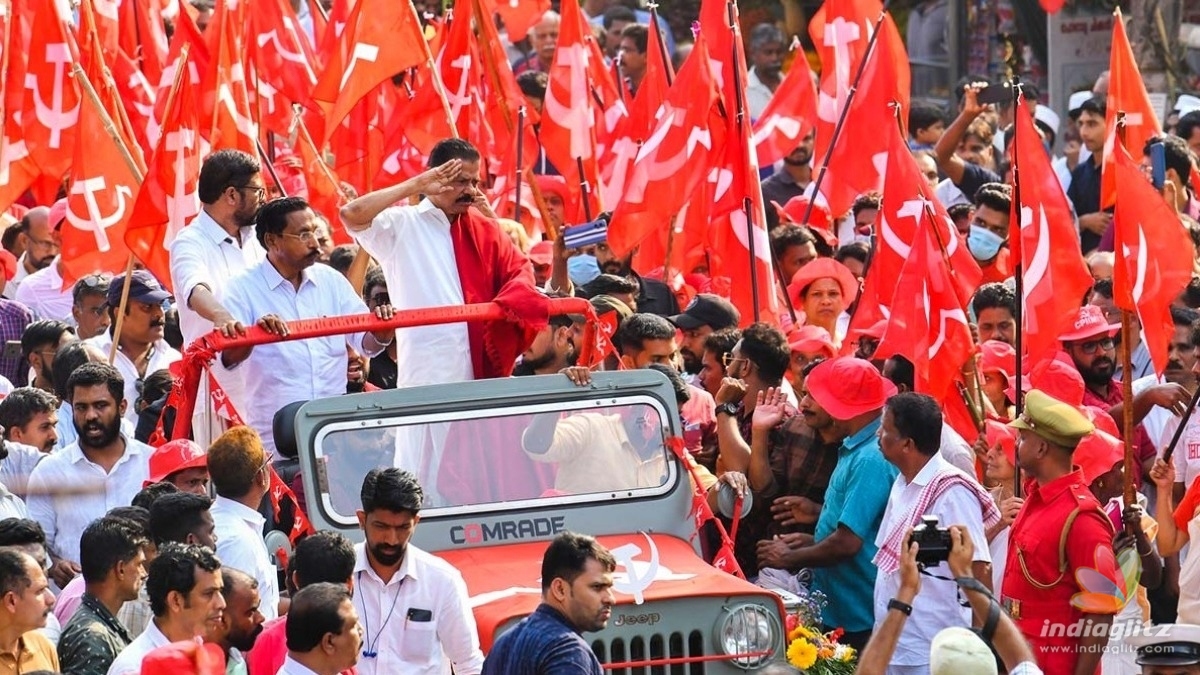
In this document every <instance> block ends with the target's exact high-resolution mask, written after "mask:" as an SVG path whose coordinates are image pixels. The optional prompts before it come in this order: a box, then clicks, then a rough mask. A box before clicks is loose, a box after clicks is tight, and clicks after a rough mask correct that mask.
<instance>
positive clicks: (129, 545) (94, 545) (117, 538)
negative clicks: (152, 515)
mask: <svg viewBox="0 0 1200 675" xmlns="http://www.w3.org/2000/svg"><path fill="white" fill-rule="evenodd" d="M147 543H148V541H147V539H146V533H145V529H144V528H143V527H142V526H141V525H138V524H137V523H134V522H133V521H131V520H128V519H125V518H120V517H117V516H111V515H109V516H104V517H103V518H97V519H96V520H93V521H92V523H91V524H90V525H88V526H87V528H86V529H84V531H83V536H82V537H80V538H79V567H80V570H81V572H82V574H83V580H84V581H86V582H89V583H96V582H100V581H104V578H105V577H107V576H108V573H109V572H110V571H112V569H113V568H114V567H116V566H117V563H127V562H129V561H130V560H133V559H134V558H136V557H137V554H138V552H139V551H141V550H142V547H144V546H145V545H146V544H147Z"/></svg>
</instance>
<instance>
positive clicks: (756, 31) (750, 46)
mask: <svg viewBox="0 0 1200 675" xmlns="http://www.w3.org/2000/svg"><path fill="white" fill-rule="evenodd" d="M786 40H787V38H786V37H785V36H784V34H783V31H782V30H780V29H779V26H776V25H775V24H773V23H771V22H769V21H768V22H764V23H760V24H758V25H757V26H755V27H754V28H752V29H750V37H749V39H748V40H747V41H746V51H749V52H753V51H756V50H759V49H762V47H763V46H765V45H767V44H770V43H773V42H774V43H782V42H785V41H786Z"/></svg>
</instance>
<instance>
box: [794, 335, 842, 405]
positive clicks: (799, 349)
mask: <svg viewBox="0 0 1200 675" xmlns="http://www.w3.org/2000/svg"><path fill="white" fill-rule="evenodd" d="M788 348H789V349H790V350H791V352H792V360H791V365H790V366H788V375H789V376H790V377H791V380H792V388H793V389H794V390H795V391H796V392H800V391H802V390H803V389H804V367H805V366H807V365H808V364H810V363H813V362H814V361H818V360H820V359H832V358H833V357H835V356H837V350H835V349H834V347H833V339H832V338H830V337H829V331H827V330H825V329H824V328H821V327H820V326H800V327H798V328H794V329H793V330H792V332H791V334H789V335H788Z"/></svg>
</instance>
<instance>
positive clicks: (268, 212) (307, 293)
mask: <svg viewBox="0 0 1200 675" xmlns="http://www.w3.org/2000/svg"><path fill="white" fill-rule="evenodd" d="M255 229H256V231H257V236H258V241H259V243H260V244H262V246H263V248H265V249H266V250H267V257H266V259H265V260H263V261H262V262H260V263H259V264H258V265H256V266H254V267H252V268H250V269H248V270H246V271H245V272H243V273H242V274H240V275H238V276H237V277H235V278H233V279H231V280H230V281H229V283H228V286H227V287H226V289H225V306H226V307H227V308H228V309H229V312H230V313H231V314H232V315H233V316H234V317H235V319H236V320H237V321H238V322H240V323H242V324H243V325H246V326H250V325H254V324H257V325H259V326H260V327H262V328H263V329H265V330H267V331H269V332H271V333H274V334H276V335H281V336H286V335H287V334H288V328H287V324H286V323H285V322H287V321H295V320H298V319H314V318H318V317H326V316H345V315H350V314H366V313H367V305H366V303H364V302H363V299H362V298H361V297H360V296H359V295H358V294H357V293H355V292H354V287H352V286H351V285H350V282H349V281H347V280H346V278H345V277H343V276H342V275H341V274H339V273H338V272H337V271H336V270H334V269H333V268H332V267H329V266H326V265H318V264H316V262H317V257H318V256H319V255H320V253H321V251H320V248H319V246H318V245H317V238H316V231H317V218H316V214H314V213H313V210H312V208H310V207H309V205H308V202H306V201H304V200H303V199H301V198H300V197H284V198H282V199H276V200H274V201H272V202H268V203H267V204H265V205H264V206H263V207H262V209H261V210H260V212H259V215H258V224H257V225H256V227H255ZM389 288H390V286H389ZM375 315H376V316H377V317H379V318H381V319H390V318H392V310H391V306H390V305H380V306H378V307H377V308H376V310H375ZM391 342H392V331H391V330H390V329H389V330H380V331H375V332H374V333H366V332H364V333H353V334H350V335H344V336H343V335H334V336H328V337H323V338H312V339H309V340H303V341H301V340H296V341H290V342H276V343H272V344H265V345H259V346H257V347H244V348H238V349H227V350H225V351H224V352H222V353H221V361H222V363H223V364H224V365H225V367H227V368H237V369H238V370H240V371H242V377H243V378H244V385H245V394H246V406H245V408H244V409H243V410H241V411H240V412H241V413H242V415H243V416H244V417H245V419H246V424H248V425H249V426H250V427H252V428H253V429H254V430H255V431H257V432H258V433H259V435H260V436H261V437H262V439H263V445H264V446H265V447H266V448H267V449H268V450H269V451H273V450H274V449H275V441H274V436H273V422H274V419H275V412H276V411H277V410H279V409H280V408H282V407H284V406H285V405H287V404H289V403H292V402H293V401H310V400H313V399H318V398H329V397H333V396H340V395H342V394H344V393H346V383H347V376H346V347H347V346H349V347H350V348H352V349H353V350H354V351H355V352H357V353H359V354H365V355H367V356H368V357H374V356H376V355H378V354H379V353H381V352H382V351H383V350H384V349H385V348H386V347H387V346H388V345H389V344H391ZM426 360H427V361H428V360H429V359H426ZM434 360H435V361H440V360H438V359H434Z"/></svg>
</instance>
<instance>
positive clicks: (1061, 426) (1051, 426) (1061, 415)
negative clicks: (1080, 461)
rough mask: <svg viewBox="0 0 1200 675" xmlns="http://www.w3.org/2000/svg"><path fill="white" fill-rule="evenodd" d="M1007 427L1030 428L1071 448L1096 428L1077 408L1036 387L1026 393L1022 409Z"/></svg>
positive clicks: (1053, 441) (1049, 439) (1029, 429)
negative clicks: (1019, 414) (1018, 415)
mask: <svg viewBox="0 0 1200 675" xmlns="http://www.w3.org/2000/svg"><path fill="white" fill-rule="evenodd" d="M1009 426H1010V427H1013V428H1014V429H1025V430H1027V431H1032V432H1033V433H1035V434H1037V435H1038V436H1040V437H1042V438H1044V439H1046V440H1047V441H1049V442H1050V443H1053V444H1054V445H1059V446H1062V447H1064V448H1072V449H1074V447H1075V446H1076V445H1079V440H1080V439H1082V438H1083V437H1084V436H1087V435H1088V434H1090V433H1092V432H1093V431H1095V429H1096V427H1094V426H1093V425H1092V423H1091V422H1089V421H1088V418H1087V417H1084V415H1083V413H1081V412H1079V410H1077V409H1075V408H1074V407H1073V406H1070V405H1067V404H1066V403H1063V402H1062V401H1059V400H1057V399H1054V398H1051V397H1050V396H1049V395H1048V394H1045V393H1043V392H1041V391H1038V390H1037V389H1033V390H1031V391H1030V392H1029V393H1028V394H1025V410H1024V412H1022V413H1021V416H1020V417H1018V418H1017V419H1015V420H1013V421H1012V422H1010V423H1009Z"/></svg>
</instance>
